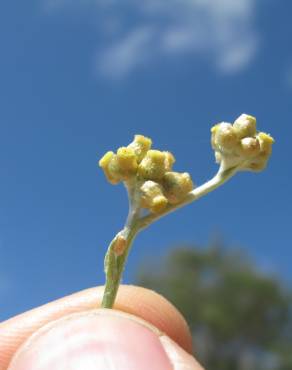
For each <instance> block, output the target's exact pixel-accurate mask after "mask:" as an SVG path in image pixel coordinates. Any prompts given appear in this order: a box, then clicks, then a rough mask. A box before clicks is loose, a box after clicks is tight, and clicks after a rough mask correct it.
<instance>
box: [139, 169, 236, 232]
mask: <svg viewBox="0 0 292 370" xmlns="http://www.w3.org/2000/svg"><path fill="white" fill-rule="evenodd" d="M237 171H238V167H237V166H236V167H231V168H228V169H224V170H223V169H222V167H220V168H219V171H218V172H217V174H216V175H215V176H214V177H213V178H212V179H211V180H209V181H207V182H205V183H204V184H202V185H201V186H199V187H197V188H195V189H194V190H192V191H191V192H190V193H189V194H188V195H187V196H186V197H185V199H184V200H183V201H181V202H180V203H177V204H171V205H169V206H168V207H166V208H165V210H164V211H162V212H161V213H159V214H156V213H150V214H148V215H146V216H144V217H142V218H141V219H140V220H139V227H140V229H144V228H146V227H148V226H149V225H150V224H152V223H153V222H154V221H156V220H158V219H160V218H161V217H163V216H165V215H166V214H168V213H170V212H173V211H175V210H176V209H178V208H181V207H183V206H185V205H187V204H190V203H192V202H194V201H195V200H198V199H199V198H201V197H202V196H204V195H206V194H208V193H210V192H211V191H212V190H215V189H216V188H218V187H219V186H220V185H222V184H224V183H225V182H226V181H227V180H229V179H230V178H231V177H232V176H233V175H235V173H236V172H237Z"/></svg>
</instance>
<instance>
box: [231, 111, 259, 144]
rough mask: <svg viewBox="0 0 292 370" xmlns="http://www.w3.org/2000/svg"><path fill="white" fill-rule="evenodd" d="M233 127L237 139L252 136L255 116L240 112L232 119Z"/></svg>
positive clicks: (254, 132) (254, 128)
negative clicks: (240, 113) (239, 114)
mask: <svg viewBox="0 0 292 370" xmlns="http://www.w3.org/2000/svg"><path fill="white" fill-rule="evenodd" d="M233 128H234V131H235V133H236V135H237V137H238V138H239V139H243V138H244V137H249V136H254V135H255V134H256V118H255V117H253V116H249V115H248V114H242V115H241V116H239V117H238V118H237V119H236V120H235V121H234V124H233Z"/></svg>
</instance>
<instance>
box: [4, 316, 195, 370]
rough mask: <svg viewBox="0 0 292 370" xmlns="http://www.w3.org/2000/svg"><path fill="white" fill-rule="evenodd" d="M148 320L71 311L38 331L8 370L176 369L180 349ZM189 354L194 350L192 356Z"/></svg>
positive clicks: (16, 356)
mask: <svg viewBox="0 0 292 370" xmlns="http://www.w3.org/2000/svg"><path fill="white" fill-rule="evenodd" d="M161 335H162V334H161V333H160V332H159V331H158V329H156V328H153V327H152V326H150V325H148V324H147V323H145V322H144V321H142V320H140V319H138V318H134V317H132V316H131V315H128V314H124V313H121V312H118V311H115V310H96V311H92V312H87V313H81V314H80V313H79V314H73V315H70V316H67V317H66V318H62V319H60V320H57V321H55V322H53V323H50V324H48V325H46V326H44V327H43V328H42V329H40V330H39V331H37V332H36V333H35V334H34V335H33V336H32V337H31V338H30V339H29V340H28V341H27V342H26V343H25V344H24V345H23V346H22V347H21V348H20V350H19V351H18V352H17V354H16V355H15V357H14V359H13V360H12V362H11V364H10V366H9V367H8V370H49V369H50V370H51V369H54V370H81V369H82V370H85V369H86V370H107V369H109V370H116V369H117V370H137V369H139V370H149V369H151V370H173V369H175V370H176V369H179V370H181V369H184V370H185V369H187V370H189V369H192V370H195V369H197V368H195V367H193V368H191V367H189V368H176V367H174V366H173V364H172V361H173V359H174V360H175V361H177V360H176V357H177V356H180V355H181V354H180V353H179V351H177V349H175V351H176V352H175V353H176V354H175V355H174V357H173V356H172V354H170V353H169V352H172V351H173V350H171V349H170V347H171V345H172V343H171V344H169V343H168V342H167V341H166V340H165V337H163V338H164V339H162V340H161V339H160V337H161ZM188 356H189V355H188Z"/></svg>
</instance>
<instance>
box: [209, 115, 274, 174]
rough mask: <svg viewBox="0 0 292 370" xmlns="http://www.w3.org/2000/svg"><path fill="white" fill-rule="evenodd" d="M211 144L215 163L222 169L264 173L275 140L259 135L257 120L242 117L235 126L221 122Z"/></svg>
mask: <svg viewBox="0 0 292 370" xmlns="http://www.w3.org/2000/svg"><path fill="white" fill-rule="evenodd" d="M211 134H212V136H211V144H212V147H213V149H214V150H215V157H216V161H217V162H218V163H220V164H221V165H223V167H225V168H226V167H227V168H229V167H232V166H238V167H239V168H240V169H241V170H249V171H262V170H263V169H264V168H265V167H266V165H267V162H268V159H269V157H270V155H271V153H272V145H273V143H274V139H273V138H272V137H271V136H270V135H268V134H265V133H264V132H257V130H256V119H255V117H252V116H249V115H247V114H242V115H241V116H239V117H238V118H237V119H236V120H235V122H234V123H233V124H231V123H226V122H222V123H219V124H217V125H215V126H213V127H212V129H211Z"/></svg>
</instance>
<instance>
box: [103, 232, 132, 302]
mask: <svg viewBox="0 0 292 370" xmlns="http://www.w3.org/2000/svg"><path fill="white" fill-rule="evenodd" d="M137 233H138V229H137V228H132V229H131V230H130V229H128V228H127V227H125V228H124V229H123V230H122V231H121V232H119V233H118V234H117V235H116V236H115V238H114V239H113V240H112V242H111V244H110V246H109V248H108V250H107V253H106V256H105V262H104V266H105V275H106V283H105V289H104V294H103V298H102V303H101V307H102V308H112V307H113V305H114V302H115V299H116V295H117V292H118V288H119V285H120V281H121V278H122V274H123V271H124V267H125V264H126V261H127V257H128V254H129V251H130V249H131V246H132V244H133V241H134V239H135V236H136V235H137Z"/></svg>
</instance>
